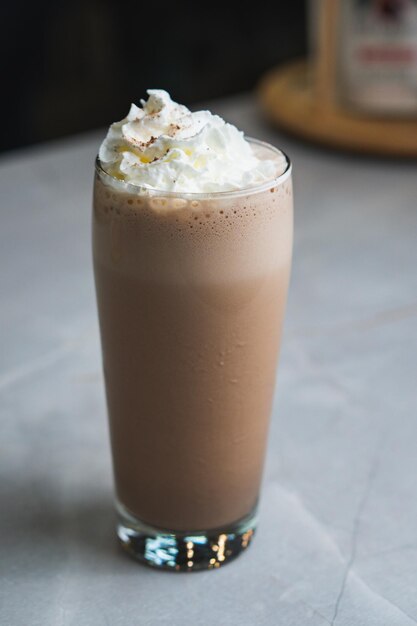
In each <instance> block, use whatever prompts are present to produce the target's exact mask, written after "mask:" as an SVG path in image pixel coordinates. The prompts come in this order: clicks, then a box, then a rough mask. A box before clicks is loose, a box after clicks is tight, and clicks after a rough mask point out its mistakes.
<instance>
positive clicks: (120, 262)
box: [93, 140, 293, 570]
mask: <svg viewBox="0 0 417 626" xmlns="http://www.w3.org/2000/svg"><path fill="white" fill-rule="evenodd" d="M250 143H251V145H252V148H253V149H254V151H255V152H256V154H257V155H258V156H259V158H266V159H274V158H279V157H280V158H281V159H282V153H280V152H279V151H277V150H276V149H275V148H273V147H272V146H270V145H268V144H265V143H262V142H259V141H255V140H250ZM292 211H293V202H292V184H291V165H290V162H289V160H288V159H287V165H286V170H285V172H284V173H283V174H281V175H280V176H277V177H276V178H275V179H273V180H271V181H269V182H267V183H263V184H261V185H258V186H256V187H252V188H248V189H242V190H239V191H230V192H217V193H205V194H203V193H199V194H186V193H173V192H157V191H150V190H147V189H144V188H139V187H137V186H133V185H131V184H128V183H125V182H123V181H120V180H117V179H116V178H113V177H112V176H110V175H109V174H107V173H105V172H104V170H103V169H102V168H101V165H100V162H99V161H97V163H96V173H95V183H94V210H93V252H94V270H95V282H96V292H97V302H98V312H99V321H100V331H101V342H102V352H103V367H104V376H105V384H106V395H107V405H108V414H109V423H110V434H111V445H112V454H113V467H114V476H115V486H116V494H117V499H116V508H117V514H118V526H117V533H118V537H119V540H120V543H121V544H122V546H123V547H124V548H125V549H126V550H127V551H128V552H129V553H130V554H131V555H133V556H134V557H136V558H137V559H139V560H141V561H144V562H146V563H148V564H150V565H153V566H156V567H159V568H165V569H172V570H196V569H202V568H217V567H220V566H221V565H223V564H224V563H226V562H227V561H228V560H231V559H232V558H234V557H236V556H237V555H238V554H239V553H240V552H241V551H242V550H244V549H245V548H246V547H247V546H248V544H249V543H250V540H251V538H252V536H253V533H254V531H255V527H256V509H257V502H258V496H259V489H260V483H261V477H262V469H263V465H264V456H265V448H266V441H267V433H268V424H269V418H270V411H271V403H272V396H273V391H274V383H275V371H276V363H277V357H278V350H279V343H280V334H281V326H282V321H283V316H284V309H285V302H286V297H287V287H288V281H289V275H290V265H291V252H292V224H293V215H292Z"/></svg>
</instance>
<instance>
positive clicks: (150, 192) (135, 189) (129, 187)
mask: <svg viewBox="0 0 417 626" xmlns="http://www.w3.org/2000/svg"><path fill="white" fill-rule="evenodd" d="M245 139H246V141H248V142H249V143H250V144H254V145H257V146H260V147H262V148H266V149H268V150H271V151H272V152H274V153H275V154H279V155H283V156H284V158H285V161H286V167H285V170H284V171H283V172H282V173H281V174H279V175H278V176H275V177H274V178H270V179H269V180H267V181H263V182H262V183H259V184H257V185H251V186H250V187H242V188H241V189H230V190H228V191H199V192H192V191H191V192H190V191H166V190H164V189H152V188H149V187H144V186H143V185H134V184H132V183H128V182H126V181H124V180H120V179H119V178H116V177H115V176H112V175H111V174H109V173H108V172H106V170H105V169H104V168H103V166H102V165H101V161H100V158H99V156H98V155H97V156H96V160H95V170H96V172H97V173H98V174H99V176H100V177H102V178H103V179H104V180H105V181H109V182H110V184H111V185H113V186H116V187H118V188H119V189H122V190H123V191H128V192H130V193H131V194H132V195H146V196H163V197H169V198H190V199H191V200H192V199H195V200H201V199H203V198H204V199H205V198H216V199H217V198H218V199H221V198H229V197H230V198H233V197H237V196H247V195H252V194H255V193H261V192H262V191H267V190H268V189H271V188H272V187H275V186H276V185H280V184H281V183H283V182H284V181H285V180H286V179H287V178H289V176H290V175H291V172H292V163H291V160H290V158H289V156H288V155H287V154H286V153H285V152H284V151H283V150H280V149H279V148H276V147H275V146H273V145H272V144H270V143H268V142H267V141H261V140H260V139H254V138H253V137H248V136H246V135H245Z"/></svg>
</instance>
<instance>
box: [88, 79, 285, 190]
mask: <svg viewBox="0 0 417 626" xmlns="http://www.w3.org/2000/svg"><path fill="white" fill-rule="evenodd" d="M147 93H148V96H149V98H148V100H147V101H145V100H141V105H142V108H140V107H137V106H136V105H134V104H132V105H131V107H130V111H129V113H128V115H127V117H126V118H125V119H123V120H121V121H120V122H116V123H114V124H112V125H111V126H110V128H109V130H108V133H107V136H106V138H105V139H104V141H103V143H102V144H101V146H100V151H99V159H100V162H101V165H102V167H103V169H104V170H105V171H106V172H108V173H109V174H110V175H112V176H114V177H115V178H117V179H119V180H124V181H125V182H128V183H130V184H133V185H137V186H140V187H145V188H148V189H156V190H160V191H178V192H183V193H187V192H188V193H210V192H218V191H231V190H234V189H244V188H246V187H252V186H254V185H258V184H260V183H262V182H265V181H268V180H271V179H273V178H275V177H276V176H278V175H279V174H281V173H282V172H283V171H284V170H285V167H286V161H285V157H284V155H282V159H280V157H279V155H277V159H271V160H268V159H261V158H258V157H257V156H256V155H255V153H254V151H253V149H252V146H251V144H250V143H249V142H248V141H246V139H245V138H244V135H243V133H242V132H241V131H239V130H238V129H237V128H236V127H235V126H233V125H232V124H228V123H227V122H225V121H224V120H223V119H222V118H221V117H219V116H218V115H213V114H212V113H210V112H209V111H197V112H193V113H192V112H191V111H189V110H188V109H187V107H185V106H183V105H180V104H177V103H176V102H173V101H172V100H171V98H170V96H169V94H168V93H167V92H166V91H163V90H161V89H150V90H148V92H147Z"/></svg>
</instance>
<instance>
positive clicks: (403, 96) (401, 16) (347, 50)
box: [313, 0, 417, 116]
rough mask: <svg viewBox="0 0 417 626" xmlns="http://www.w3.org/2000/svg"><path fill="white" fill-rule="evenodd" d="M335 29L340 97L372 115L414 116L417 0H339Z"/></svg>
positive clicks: (415, 98)
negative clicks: (337, 44) (337, 47)
mask: <svg viewBox="0 0 417 626" xmlns="http://www.w3.org/2000/svg"><path fill="white" fill-rule="evenodd" d="M313 1H314V0H313ZM338 30H339V33H338V35H339V36H338V41H339V51H338V70H337V90H338V92H339V100H340V102H341V103H343V104H344V105H346V106H347V107H349V108H352V109H355V110H357V111H363V112H366V113H370V114H374V115H384V116H416V115H417V0H343V1H342V2H340V8H339V20H338Z"/></svg>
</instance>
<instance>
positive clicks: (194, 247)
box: [95, 176, 292, 283]
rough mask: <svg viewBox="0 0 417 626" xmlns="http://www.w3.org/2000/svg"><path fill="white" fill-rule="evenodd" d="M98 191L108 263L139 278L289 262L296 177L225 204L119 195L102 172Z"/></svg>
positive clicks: (220, 278)
mask: <svg viewBox="0 0 417 626" xmlns="http://www.w3.org/2000/svg"><path fill="white" fill-rule="evenodd" d="M95 196H96V198H95V207H96V208H95V211H96V215H97V222H98V225H97V228H98V230H99V232H100V233H101V236H102V237H103V239H104V240H105V241H103V242H102V245H101V246H100V249H99V250H98V252H99V253H100V260H101V262H103V263H105V264H106V265H109V264H110V265H111V266H112V267H113V269H114V270H115V271H120V272H127V273H134V274H135V276H136V277H137V278H138V279H141V280H154V279H158V280H161V281H163V282H167V281H174V282H177V283H181V282H190V281H191V282H193V283H194V282H196V283H198V282H207V281H212V282H224V281H229V280H235V279H238V278H241V277H251V276H259V275H262V274H268V273H269V272H271V271H273V270H274V268H276V267H280V266H281V265H285V264H286V263H288V258H289V255H290V249H291V241H292V239H291V237H292V189H291V181H290V180H287V181H286V182H284V183H283V184H280V185H278V186H277V187H272V188H270V189H267V190H266V191H264V192H262V193H261V194H256V195H253V194H252V195H250V194H249V195H243V196H239V197H237V198H226V199H223V200H221V201H219V200H216V199H211V198H206V199H204V198H203V199H199V200H190V199H186V198H172V197H164V196H152V197H149V196H144V195H142V194H139V195H138V194H131V193H129V192H119V191H117V190H115V189H114V188H113V186H112V185H108V184H107V183H106V182H105V181H103V180H101V179H100V176H98V180H97V183H96V188H95ZM237 252H239V253H238V254H237ZM145 259H146V262H145Z"/></svg>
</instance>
